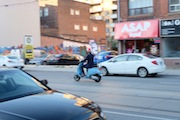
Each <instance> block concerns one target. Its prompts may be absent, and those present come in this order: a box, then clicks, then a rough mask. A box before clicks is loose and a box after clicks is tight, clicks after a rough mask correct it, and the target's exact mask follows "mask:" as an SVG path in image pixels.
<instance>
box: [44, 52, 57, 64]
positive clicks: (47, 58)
mask: <svg viewBox="0 0 180 120" xmlns="http://www.w3.org/2000/svg"><path fill="white" fill-rule="evenodd" d="M54 56H55V54H48V55H47V57H46V58H44V59H42V60H41V65H47V61H48V60H49V59H51V58H53V57H54Z"/></svg>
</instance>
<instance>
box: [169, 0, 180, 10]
mask: <svg viewBox="0 0 180 120" xmlns="http://www.w3.org/2000/svg"><path fill="white" fill-rule="evenodd" d="M179 11H180V0H169V12H179Z"/></svg>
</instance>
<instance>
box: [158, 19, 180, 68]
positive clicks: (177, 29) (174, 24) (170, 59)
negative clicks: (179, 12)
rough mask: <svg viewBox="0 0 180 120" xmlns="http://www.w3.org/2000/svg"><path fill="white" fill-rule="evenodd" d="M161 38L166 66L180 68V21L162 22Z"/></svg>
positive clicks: (169, 20)
mask: <svg viewBox="0 0 180 120" xmlns="http://www.w3.org/2000/svg"><path fill="white" fill-rule="evenodd" d="M160 36H161V38H162V41H161V46H162V57H163V58H164V60H165V62H166V65H167V66H168V67H171V68H180V19H168V20H160Z"/></svg>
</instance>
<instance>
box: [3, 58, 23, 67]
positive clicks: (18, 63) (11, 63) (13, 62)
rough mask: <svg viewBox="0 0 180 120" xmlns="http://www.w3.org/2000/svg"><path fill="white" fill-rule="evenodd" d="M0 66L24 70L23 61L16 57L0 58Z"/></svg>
mask: <svg viewBox="0 0 180 120" xmlns="http://www.w3.org/2000/svg"><path fill="white" fill-rule="evenodd" d="M0 66H5V67H15V68H20V69H23V68H24V60H23V59H21V58H18V57H16V56H0Z"/></svg>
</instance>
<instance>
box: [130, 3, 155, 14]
mask: <svg viewBox="0 0 180 120" xmlns="http://www.w3.org/2000/svg"><path fill="white" fill-rule="evenodd" d="M129 6H130V0H128V15H129V16H137V15H149V14H153V12H154V4H153V0H152V6H145V7H141V8H130V7H129ZM145 8H146V11H147V12H146V13H143V9H145ZM148 9H149V10H148ZM131 10H134V13H133V14H131V12H130V11H131ZM136 10H139V14H138V12H137V11H136ZM148 11H150V12H148Z"/></svg>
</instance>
